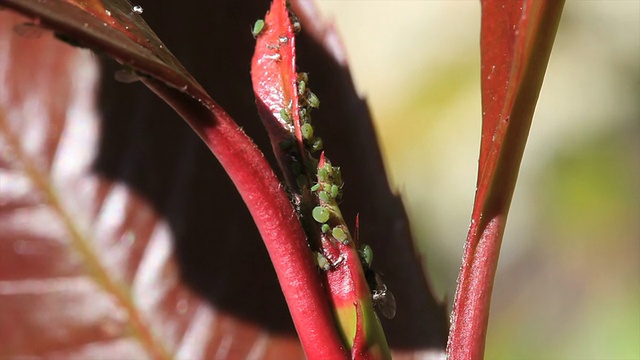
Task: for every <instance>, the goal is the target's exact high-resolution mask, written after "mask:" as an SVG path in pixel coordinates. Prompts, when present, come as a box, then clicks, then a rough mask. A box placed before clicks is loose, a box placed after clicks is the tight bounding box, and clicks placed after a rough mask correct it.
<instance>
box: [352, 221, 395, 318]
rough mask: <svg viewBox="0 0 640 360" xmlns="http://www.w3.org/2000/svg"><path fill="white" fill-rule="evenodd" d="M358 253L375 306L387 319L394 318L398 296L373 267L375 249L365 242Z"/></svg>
mask: <svg viewBox="0 0 640 360" xmlns="http://www.w3.org/2000/svg"><path fill="white" fill-rule="evenodd" d="M358 240H360V215H358V216H356V238H355V242H356V244H358ZM358 254H359V255H360V263H361V264H362V269H363V270H364V277H365V278H366V280H367V285H369V289H370V290H371V302H372V303H373V306H374V307H375V308H376V309H378V311H380V313H382V316H384V317H386V318H387V319H393V318H394V317H395V316H396V297H395V296H393V294H392V293H391V291H389V289H387V285H385V284H384V282H383V281H382V277H381V276H380V274H378V273H377V272H375V271H374V270H373V269H371V263H372V262H373V250H371V247H370V246H369V245H366V244H364V245H362V246H361V247H360V248H359V250H358Z"/></svg>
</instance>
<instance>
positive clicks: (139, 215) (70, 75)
mask: <svg viewBox="0 0 640 360" xmlns="http://www.w3.org/2000/svg"><path fill="white" fill-rule="evenodd" d="M24 21H25V19H24V18H18V17H16V16H13V15H11V13H8V12H2V13H0V47H1V48H2V49H4V50H3V52H2V58H1V59H2V60H1V61H0V78H2V79H3V80H2V84H3V85H2V90H1V91H0V149H1V150H0V179H1V180H2V181H1V182H0V184H1V186H0V204H1V206H0V319H1V321H0V357H2V358H13V357H25V356H26V357H34V356H38V357H55V358H74V357H75V358H95V357H103V356H104V355H105V354H108V355H109V357H113V358H149V357H150V358H158V359H162V358H170V357H174V356H175V357H179V358H211V357H213V355H214V354H216V353H217V352H218V351H219V350H220V349H221V346H222V343H221V341H222V337H223V336H226V335H225V334H224V331H225V328H228V327H229V325H230V321H229V320H227V319H225V318H226V316H224V315H223V314H222V313H219V314H216V312H214V311H213V309H212V308H211V307H210V306H209V305H208V304H207V303H204V302H203V301H202V300H201V299H200V298H199V297H197V296H195V295H194V294H193V293H192V292H191V290H189V289H188V288H187V287H186V286H185V285H184V284H183V282H182V281H181V280H180V274H179V272H178V269H177V265H176V262H175V259H174V258H173V255H172V241H171V239H172V237H173V235H172V233H171V230H170V229H169V227H168V224H167V222H166V221H165V220H163V219H162V218H161V217H159V216H158V213H157V212H156V211H155V210H154V209H153V208H152V207H151V206H150V205H149V204H148V203H147V202H146V201H144V200H143V199H141V198H140V196H139V195H137V194H136V193H134V192H132V191H131V190H130V189H128V188H126V187H125V186H124V185H123V184H119V183H114V182H111V181H109V180H107V179H104V178H100V177H98V176H97V175H96V174H95V173H93V172H92V169H91V166H92V162H93V158H94V156H95V153H96V144H97V140H98V136H99V126H98V125H99V124H98V121H99V115H98V113H97V112H96V109H95V101H96V98H95V95H96V92H95V89H96V81H97V79H98V76H97V75H98V68H97V64H96V61H95V58H94V57H93V56H92V55H91V54H90V53H89V52H87V51H84V50H78V49H74V48H71V47H69V46H67V45H65V44H63V43H61V42H59V41H56V40H53V39H52V38H51V37H50V36H43V37H41V38H39V39H24V38H21V37H18V36H16V35H14V33H13V30H12V28H13V25H15V24H20V23H21V22H24ZM44 59H46V61H43V60H44ZM34 84H37V86H34ZM241 326H242V325H241V324H236V325H235V327H236V328H237V329H240V328H241ZM247 330H248V329H247ZM239 333H240V332H239V331H237V330H236V332H235V334H236V336H235V337H236V340H240V339H242V338H244V339H245V340H244V341H248V342H249V343H252V342H254V341H255V339H257V338H258V337H259V336H264V334H263V335H260V334H259V333H258V332H256V331H255V330H254V331H253V334H249V332H248V331H245V332H244V335H243V337H240V336H237V334H239ZM267 338H269V337H268V335H267ZM236 344H237V345H235V346H232V347H230V348H228V349H229V351H231V352H236V353H237V354H238V356H242V354H245V355H246V354H248V353H249V351H251V350H252V347H247V346H246V345H245V344H243V342H242V341H236ZM269 344H270V345H269V346H270V350H271V351H274V352H276V353H277V352H279V351H278V350H277V349H278V348H279V349H280V350H281V351H290V350H291V348H292V347H295V346H296V341H295V340H293V341H291V340H288V339H285V338H281V337H272V338H270V339H269ZM224 346H225V347H226V346H227V345H224ZM274 358H277V357H274Z"/></svg>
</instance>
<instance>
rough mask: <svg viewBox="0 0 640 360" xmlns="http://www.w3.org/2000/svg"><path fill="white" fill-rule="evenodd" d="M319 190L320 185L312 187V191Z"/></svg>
mask: <svg viewBox="0 0 640 360" xmlns="http://www.w3.org/2000/svg"><path fill="white" fill-rule="evenodd" d="M318 189H320V184H315V185H313V186H312V187H311V191H313V192H316V191H318Z"/></svg>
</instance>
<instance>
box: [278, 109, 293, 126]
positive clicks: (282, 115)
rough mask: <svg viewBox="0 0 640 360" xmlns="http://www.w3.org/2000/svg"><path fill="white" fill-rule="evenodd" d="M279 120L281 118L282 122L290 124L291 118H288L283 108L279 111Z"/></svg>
mask: <svg viewBox="0 0 640 360" xmlns="http://www.w3.org/2000/svg"><path fill="white" fill-rule="evenodd" d="M280 118H282V120H284V122H286V123H287V124H290V123H291V118H289V114H288V113H287V109H285V108H282V109H280Z"/></svg>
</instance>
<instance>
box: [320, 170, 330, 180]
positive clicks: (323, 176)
mask: <svg viewBox="0 0 640 360" xmlns="http://www.w3.org/2000/svg"><path fill="white" fill-rule="evenodd" d="M328 178H329V174H328V173H327V169H325V168H320V169H318V181H319V182H325V181H327V179H328Z"/></svg>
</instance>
